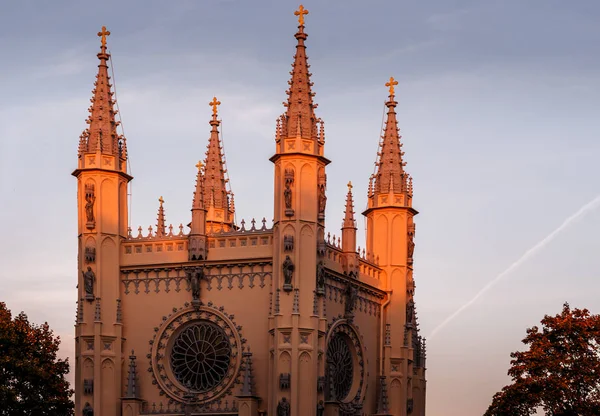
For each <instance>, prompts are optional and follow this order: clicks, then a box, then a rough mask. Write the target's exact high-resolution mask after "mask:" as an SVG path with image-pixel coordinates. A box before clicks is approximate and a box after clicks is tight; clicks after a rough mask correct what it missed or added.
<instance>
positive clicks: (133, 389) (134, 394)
mask: <svg viewBox="0 0 600 416" xmlns="http://www.w3.org/2000/svg"><path fill="white" fill-rule="evenodd" d="M135 360H136V356H135V352H134V351H133V350H131V355H130V356H129V371H128V374H127V391H126V392H125V397H126V398H128V399H136V398H138V388H137V369H136V367H137V365H136V363H135Z"/></svg>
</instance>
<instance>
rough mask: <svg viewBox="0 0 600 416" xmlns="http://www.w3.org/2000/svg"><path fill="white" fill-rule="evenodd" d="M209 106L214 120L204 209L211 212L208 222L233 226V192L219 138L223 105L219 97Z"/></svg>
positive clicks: (204, 174)
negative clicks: (220, 110)
mask: <svg viewBox="0 0 600 416" xmlns="http://www.w3.org/2000/svg"><path fill="white" fill-rule="evenodd" d="M208 104H209V105H210V106H211V107H212V118H211V120H210V122H209V124H210V125H211V127H212V128H211V131H210V138H209V140H208V146H207V147H208V150H207V152H206V159H205V161H204V171H203V179H204V180H203V187H204V207H205V208H206V209H207V210H208V211H209V212H208V216H207V221H209V222H214V223H219V224H220V223H223V224H225V225H226V226H231V225H232V224H233V211H232V209H231V207H232V205H231V204H230V194H231V191H230V190H228V182H229V179H228V178H227V169H225V159H224V154H223V152H222V147H221V140H220V138H219V126H220V124H221V121H220V120H219V119H218V106H219V105H221V102H220V101H218V100H217V97H213V99H212V101H211V102H210V103H208Z"/></svg>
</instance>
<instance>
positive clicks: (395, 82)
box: [385, 77, 398, 95]
mask: <svg viewBox="0 0 600 416" xmlns="http://www.w3.org/2000/svg"><path fill="white" fill-rule="evenodd" d="M394 85H398V81H396V80H395V79H394V77H390V80H389V81H388V82H386V83H385V86H386V87H390V95H394Z"/></svg>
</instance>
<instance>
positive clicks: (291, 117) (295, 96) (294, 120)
mask: <svg viewBox="0 0 600 416" xmlns="http://www.w3.org/2000/svg"><path fill="white" fill-rule="evenodd" d="M294 14H295V15H296V16H298V23H299V25H298V32H297V33H296V34H295V35H294V36H295V37H296V40H297V41H298V43H297V45H296V54H295V55H294V63H293V64H292V71H291V72H290V74H291V76H292V77H291V79H290V81H288V84H289V85H290V88H289V89H288V90H287V91H286V93H287V95H288V100H287V102H284V106H285V107H287V111H286V113H285V115H284V117H285V119H284V122H283V123H282V130H283V132H282V134H283V137H284V138H290V137H297V136H300V137H302V138H303V139H315V140H316V139H317V121H318V119H317V117H316V116H315V111H314V110H315V108H317V104H314V103H313V96H314V95H315V94H314V93H313V92H312V90H311V87H312V86H313V83H312V82H311V81H310V76H311V74H310V72H309V71H308V70H309V68H310V65H309V64H308V61H307V60H308V57H307V56H306V46H305V44H304V42H305V41H306V38H307V37H308V35H307V34H306V33H304V16H305V15H307V14H308V10H306V9H305V8H304V7H303V6H302V5H300V7H299V8H298V10H296V11H295V12H294Z"/></svg>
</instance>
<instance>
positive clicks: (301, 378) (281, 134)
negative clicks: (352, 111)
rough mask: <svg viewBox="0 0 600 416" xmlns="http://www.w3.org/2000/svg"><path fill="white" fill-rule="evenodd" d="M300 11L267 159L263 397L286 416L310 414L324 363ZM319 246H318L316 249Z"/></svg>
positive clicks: (319, 162) (312, 118)
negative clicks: (270, 294)
mask: <svg viewBox="0 0 600 416" xmlns="http://www.w3.org/2000/svg"><path fill="white" fill-rule="evenodd" d="M295 14H296V16H298V22H299V25H298V32H296V34H295V38H296V41H297V44H296V53H295V55H294V62H293V64H292V71H291V73H290V74H291V79H290V81H288V84H289V89H288V90H287V91H286V93H287V95H288V99H287V102H285V103H284V106H285V107H286V111H285V113H284V114H283V115H282V116H281V117H280V118H279V119H278V120H277V127H276V134H275V146H276V153H275V155H273V156H272V157H271V159H270V160H271V161H272V162H273V164H274V165H275V175H274V186H275V189H274V198H275V199H274V203H275V206H274V217H275V218H274V225H273V247H274V248H273V291H274V293H275V308H274V311H273V314H272V316H271V317H270V318H269V320H270V335H271V338H270V340H271V341H270V342H271V348H272V355H271V358H270V366H271V371H270V372H269V374H270V375H271V381H270V383H271V384H272V385H273V386H279V387H280V389H279V392H278V391H277V390H275V392H274V394H272V395H271V397H269V408H268V414H276V411H277V410H276V409H277V405H278V403H279V402H281V401H282V400H283V401H287V402H288V403H290V405H291V414H296V415H307V416H311V415H314V414H315V411H316V407H315V405H314V403H315V402H316V399H317V394H318V392H317V379H318V377H319V375H320V374H321V375H322V372H323V368H321V367H322V365H321V366H320V365H319V359H318V358H317V356H316V355H315V354H314V353H309V352H313V351H317V350H318V349H319V348H322V347H323V346H322V345H320V343H321V344H322V342H323V340H322V339H321V338H322V337H320V335H319V329H320V327H319V316H318V310H316V309H315V307H314V305H315V304H316V303H317V301H318V299H317V286H316V285H317V280H316V274H317V264H318V262H319V260H320V259H319V256H321V255H322V254H323V251H322V250H323V247H322V244H319V242H323V235H324V227H325V204H326V199H327V198H326V195H325V191H326V183H327V176H326V174H325V167H326V166H327V165H328V164H329V160H327V159H326V158H325V157H324V155H323V149H324V144H325V143H324V135H323V122H322V121H321V120H320V119H318V118H317V116H316V115H315V109H316V107H317V105H316V104H315V103H313V97H314V95H315V94H314V93H313V92H312V86H313V83H312V82H311V81H310V75H311V74H310V72H309V68H310V65H309V64H308V62H307V59H308V57H307V56H306V44H305V43H306V39H307V37H308V35H307V34H306V32H305V26H304V17H305V15H306V14H308V11H307V10H306V9H304V8H303V7H302V6H300V8H299V9H298V10H297V11H296V12H295ZM319 249H320V250H321V251H319Z"/></svg>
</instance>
